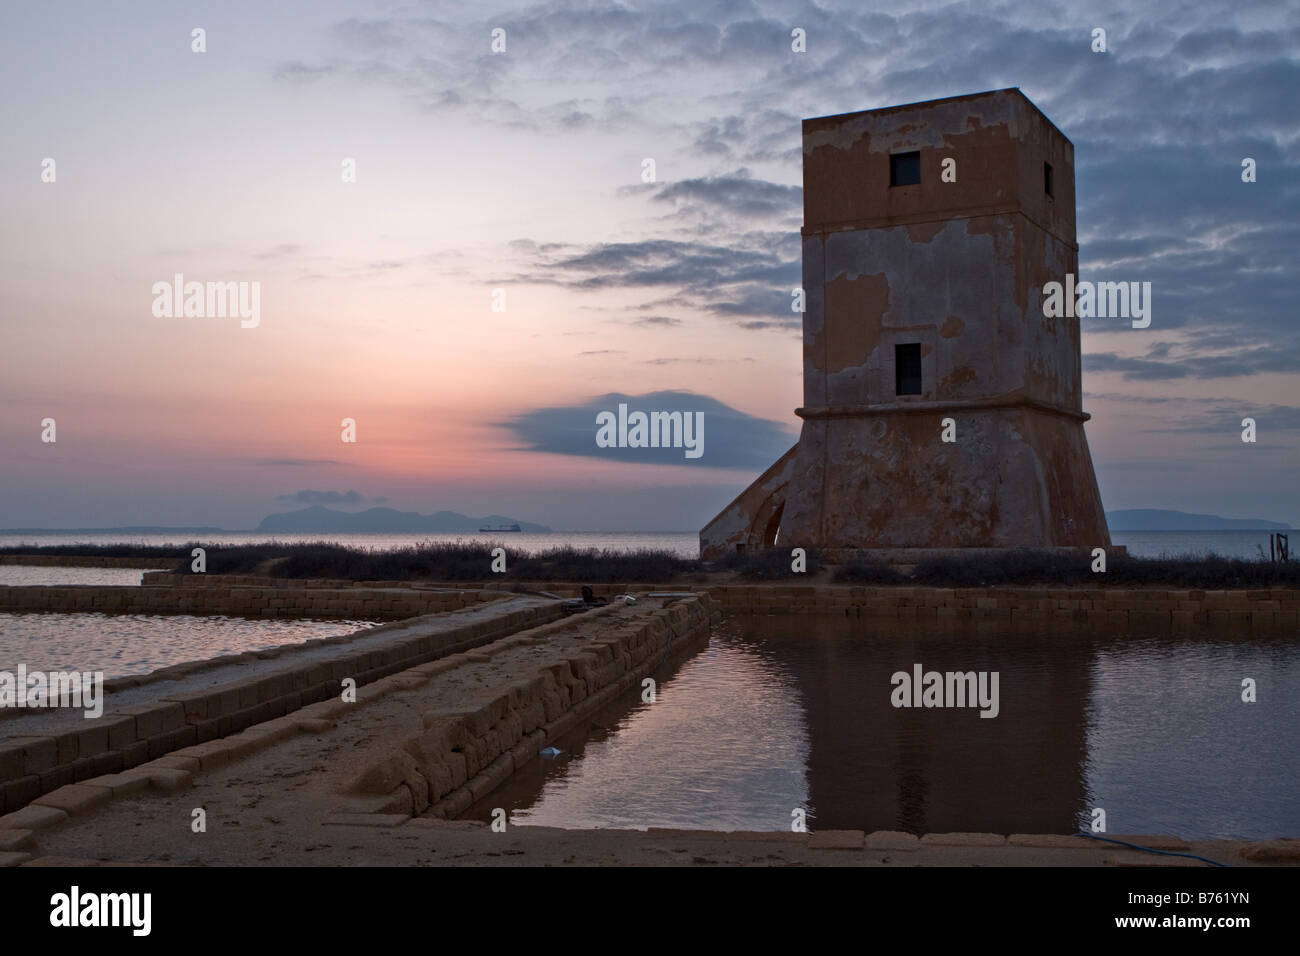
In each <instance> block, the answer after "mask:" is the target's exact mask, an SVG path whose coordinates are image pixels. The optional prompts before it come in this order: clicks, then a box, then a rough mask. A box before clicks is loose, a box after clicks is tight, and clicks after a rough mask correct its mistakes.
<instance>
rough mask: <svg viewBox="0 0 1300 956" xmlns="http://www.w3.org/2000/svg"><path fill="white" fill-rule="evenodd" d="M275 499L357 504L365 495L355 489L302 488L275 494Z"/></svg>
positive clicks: (292, 501) (298, 501) (295, 502)
mask: <svg viewBox="0 0 1300 956" xmlns="http://www.w3.org/2000/svg"><path fill="white" fill-rule="evenodd" d="M275 500H276V501H283V502H286V503H289V504H300V505H359V504H362V503H363V502H365V500H366V497H365V495H362V494H360V493H359V492H356V491H312V490H311V489H308V488H304V489H303V490H302V491H295V492H294V493H293V494H290V495H276V496H275ZM375 500H376V501H378V500H380V499H375ZM385 500H386V499H385Z"/></svg>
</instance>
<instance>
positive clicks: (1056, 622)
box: [458, 581, 1300, 633]
mask: <svg viewBox="0 0 1300 956" xmlns="http://www.w3.org/2000/svg"><path fill="white" fill-rule="evenodd" d="M458 586H460V587H480V586H481V587H490V586H491V583H490V582H489V583H485V584H481V585H480V584H461V585H458ZM525 586H526V587H527V588H528V589H529V590H530V591H533V592H537V591H549V592H552V593H554V594H558V595H561V596H562V597H572V596H575V595H577V593H578V588H579V586H580V585H579V584H576V583H574V582H570V581H538V582H528V583H527V584H526V585H525ZM594 590H595V593H596V594H597V596H611V595H614V594H623V593H626V592H631V593H633V594H645V593H647V592H651V591H667V592H674V593H680V592H693V593H700V592H707V593H708V595H709V597H710V598H712V600H713V603H714V604H715V605H716V606H717V607H718V608H719V609H721V610H722V611H724V612H726V613H730V614H794V615H818V614H828V615H832V616H835V617H856V618H864V619H868V620H872V621H884V622H890V623H899V622H902V623H903V624H904V625H906V623H907V622H919V623H923V624H930V625H942V624H951V625H954V626H962V625H966V624H969V623H972V622H974V623H982V624H986V625H993V626H997V627H1003V626H1009V627H1011V628H1012V629H1019V628H1021V627H1032V628H1042V627H1048V626H1050V627H1053V628H1058V627H1066V628H1068V627H1071V626H1076V627H1081V628H1104V629H1105V630H1106V632H1107V633H1121V632H1123V631H1124V630H1133V631H1143V632H1146V631H1150V632H1152V633H1166V632H1195V631H1199V630H1205V629H1220V628H1230V629H1232V630H1234V631H1237V630H1240V631H1247V630H1250V631H1290V632H1292V633H1294V632H1295V630H1296V629H1297V627H1300V590H1298V589H1295V588H1268V589H1263V588H1261V589H1257V590H1233V591H1203V590H1182V589H1171V588H1069V587H1056V588H1051V587H1001V586H999V587H981V588H934V587H898V586H894V585H890V586H882V587H872V586H862V585H848V584H836V585H813V584H804V585H791V584H775V583H774V584H708V583H701V582H686V583H668V584H655V583H644V582H642V583H638V584H599V585H595V586H594Z"/></svg>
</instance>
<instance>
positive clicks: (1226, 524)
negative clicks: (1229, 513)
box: [1106, 508, 1290, 531]
mask: <svg viewBox="0 0 1300 956" xmlns="http://www.w3.org/2000/svg"><path fill="white" fill-rule="evenodd" d="M1106 524H1107V525H1109V526H1110V530H1111V531H1287V530H1289V529H1290V525H1287V524H1281V523H1279V522H1277V521H1265V520H1264V519H1263V518H1220V517H1219V516H1218V515H1195V514H1188V513H1187V512H1186V511H1164V510H1162V509H1160V508H1131V509H1128V510H1125V511H1107V512H1106Z"/></svg>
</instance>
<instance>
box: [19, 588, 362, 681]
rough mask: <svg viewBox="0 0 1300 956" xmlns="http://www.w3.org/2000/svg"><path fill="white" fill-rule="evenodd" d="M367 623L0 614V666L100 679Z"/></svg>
mask: <svg viewBox="0 0 1300 956" xmlns="http://www.w3.org/2000/svg"><path fill="white" fill-rule="evenodd" d="M42 570H48V569H42ZM374 625H375V622H373V621H339V620H329V621H314V620H279V619H270V620H267V619H259V618H242V617H221V616H219V615H214V616H204V617H194V616H191V615H187V614H169V615H165V616H155V615H147V614H0V670H7V671H13V670H15V669H16V668H17V666H18V664H20V663H22V664H26V665H27V668H28V670H56V671H57V670H78V671H103V672H104V676H105V677H121V676H124V675H126V674H147V673H149V672H150V671H153V670H157V669H158V668H160V667H167V666H168V665H170V664H181V663H184V662H186V661H197V660H202V659H204V658H208V657H219V656H221V655H223V654H242V653H243V652H244V651H257V650H264V649H266V648H268V647H278V646H279V645H281V644H298V643H301V642H303V641H307V640H311V639H312V638H316V637H333V636H335V635H337V634H351V633H352V632H353V631H357V630H360V629H361V628H365V627H373V626H374Z"/></svg>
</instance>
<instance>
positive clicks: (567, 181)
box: [0, 0, 1300, 530]
mask: <svg viewBox="0 0 1300 956" xmlns="http://www.w3.org/2000/svg"><path fill="white" fill-rule="evenodd" d="M1078 6H1079V5H1077V4H1070V3H1054V2H1035V3H1028V4H1027V3H1005V4H1002V3H981V4H969V3H931V2H910V0H899V2H894V3H890V4H870V3H866V4H864V3H858V2H844V3H838V4H837V3H826V4H819V5H812V4H806V3H794V2H788V3H782V2H774V3H766V2H764V3H752V2H744V0H741V2H734V0H729V2H710V0H690V2H674V3H653V4H652V3H645V4H641V3H610V2H605V0H595V2H584V3H564V2H555V3H548V4H545V5H527V4H505V3H493V2H491V0H489V2H483V3H475V4H461V3H442V2H438V3H383V2H375V3H367V2H361V0H354V2H347V3H344V2H337V0H312V2H306V0H300V2H296V3H289V2H285V3H276V4H266V3H264V2H260V0H259V2H223V3H219V4H218V3H210V4H199V3H175V2H169V3H148V2H139V3H131V4H117V3H102V2H89V3H80V4H73V3H63V2H58V0H53V2H49V3H42V4H23V5H19V4H5V5H4V7H3V11H2V12H0V81H2V83H3V91H4V92H3V93H2V94H0V128H2V129H3V130H4V134H3V136H2V137H0V223H3V228H0V527H33V526H41V527H86V526H105V525H126V524H169V525H195V524H204V525H219V526H224V527H230V528H243V527H250V526H252V525H254V524H256V522H257V521H258V520H260V519H261V518H262V517H263V516H264V515H266V514H268V513H271V512H274V511H283V510H289V509H290V508H294V507H298V506H299V505H300V504H303V503H313V502H321V503H326V504H329V505H331V506H333V507H340V508H361V507H368V506H371V505H374V504H376V503H382V504H384V505H386V506H389V507H397V508H402V509H410V510H418V511H422V512H426V513H427V512H431V511H436V510H440V509H449V510H456V511H461V512H465V513H469V514H484V513H489V512H496V513H501V514H509V515H513V516H517V517H519V518H522V519H524V520H529V521H536V522H541V523H545V524H549V525H551V526H553V527H556V528H559V529H580V530H690V529H695V528H698V527H700V526H701V525H702V524H703V523H704V522H705V521H707V520H708V519H709V518H711V517H712V515H713V514H714V513H715V512H716V511H717V510H718V509H719V508H720V507H722V506H723V505H725V504H726V503H727V502H728V501H729V500H730V499H731V497H733V496H734V495H735V494H736V493H737V492H738V491H739V490H740V489H741V488H743V487H744V485H745V484H746V483H748V481H749V480H750V479H751V478H752V477H753V476H754V475H755V474H757V473H758V472H759V471H761V470H762V467H763V464H764V463H766V462H768V461H770V460H773V459H774V458H775V457H776V456H777V455H779V454H780V453H781V452H783V451H784V450H785V448H787V447H789V445H790V444H792V443H793V441H794V439H795V438H796V437H797V425H798V419H797V418H795V416H794V415H793V409H794V408H795V407H796V406H798V405H799V404H800V402H801V383H800V375H801V357H800V346H799V321H798V316H796V315H794V314H792V313H791V311H790V289H791V288H793V287H794V286H796V285H798V284H799V276H800V270H799V244H798V228H799V224H800V221H801V217H802V208H801V189H800V185H799V184H800V159H801V150H800V125H799V121H800V119H801V118H803V117H810V116H818V115H825V114H832V113H839V112H846V111H852V110H859V109H869V108H874V107H880V106H887V105H892V104H898V103H908V102H914V101H918V100H925V99H932V98H937V97H943V96H950V95H954V94H960V93H968V92H976V91H982V90H989V89H998V88H1003V87H1011V86H1018V87H1020V88H1021V89H1022V90H1023V91H1024V92H1025V94H1026V95H1027V96H1029V97H1030V99H1032V100H1033V101H1034V102H1035V103H1036V104H1037V105H1038V107H1039V108H1040V109H1042V110H1043V111H1044V112H1045V113H1046V114H1047V115H1048V116H1049V117H1050V118H1051V119H1052V120H1053V121H1054V122H1055V123H1056V124H1057V126H1058V127H1060V128H1061V130H1062V131H1063V132H1064V133H1065V134H1066V135H1067V136H1069V137H1070V138H1071V139H1072V140H1073V142H1074V144H1075V161H1076V183H1077V194H1078V202H1079V206H1078V228H1079V243H1080V270H1081V273H1082V278H1084V279H1088V278H1094V279H1126V280H1142V281H1150V282H1151V283H1152V284H1153V292H1154V310H1153V320H1152V322H1151V326H1150V328H1147V329H1144V330H1135V329H1132V328H1129V327H1127V324H1126V323H1125V322H1124V321H1122V320H1118V321H1117V320H1114V319H1096V320H1089V321H1085V322H1084V330H1083V352H1084V359H1083V366H1084V376H1085V377H1084V385H1085V399H1084V404H1085V410H1086V411H1089V412H1090V413H1091V414H1092V415H1093V420H1092V421H1091V422H1090V423H1089V425H1088V428H1087V430H1088V438H1089V442H1090V444H1091V448H1092V454H1093V459H1094V462H1095V464H1096V468H1097V473H1098V478H1099V481H1100V483H1101V489H1102V495H1103V498H1104V500H1105V503H1106V506H1107V508H1109V509H1116V508H1139V507H1161V508H1177V509H1182V510H1187V511H1200V512H1211V513H1217V514H1223V515H1229V516H1250V517H1262V518H1269V519H1273V520H1282V521H1289V522H1291V523H1292V524H1293V525H1300V499H1297V497H1296V495H1295V487H1296V481H1297V469H1298V468H1300V387H1298V386H1300V323H1298V322H1297V308H1296V302H1297V296H1296V293H1297V283H1296V281H1295V261H1296V249H1297V247H1298V246H1300V180H1297V175H1296V174H1297V164H1298V155H1300V150H1298V149H1297V147H1298V145H1300V144H1298V143H1297V138H1298V137H1300V111H1297V90H1300V66H1298V63H1297V59H1298V57H1297V50H1298V49H1300V5H1297V3H1295V2H1278V0H1243V2H1237V3H1232V4H1226V3H1225V4H1212V3H1211V4H1207V3H1190V2H1176V0H1156V2H1151V3H1144V4H1131V3H1109V2H1101V3H1093V4H1088V5H1086V6H1087V7H1088V9H1087V12H1086V13H1082V12H1079V11H1078V9H1077V8H1078ZM1098 27H1100V28H1103V29H1105V30H1106V34H1107V37H1106V38H1107V46H1108V51H1107V52H1106V53H1105V54H1098V53H1094V52H1092V49H1091V46H1092V31H1093V30H1094V29H1095V28H1098ZM195 28H202V29H203V30H204V31H205V41H206V52H203V53H196V52H193V50H192V48H191V47H192V43H193V41H192V31H193V30H194V29H195ZM498 28H499V29H501V30H504V41H505V51H504V52H502V53H493V52H492V49H491V44H492V35H493V31H494V30H495V29H498ZM795 28H801V29H803V30H805V31H806V34H807V51H806V52H804V53H796V52H794V51H792V49H791V31H792V30H793V29H795ZM1244 157H1251V158H1253V159H1255V160H1256V162H1257V164H1258V181H1257V182H1256V183H1253V184H1246V183H1243V182H1242V181H1241V162H1242V159H1243V158H1244ZM47 159H53V160H54V171H55V179H54V182H44V181H42V174H43V170H44V169H45V168H46V167H47V166H48V164H46V163H45V161H46V160H47ZM345 160H352V161H354V163H355V171H356V176H355V179H356V181H355V182H344V181H343V179H344V176H343V173H342V169H343V165H344V162H345ZM646 160H653V170H654V181H653V182H646V181H645V171H646V169H647V163H646ZM177 273H180V274H182V275H184V276H185V278H186V279H187V280H190V281H194V280H197V281H223V282H224V281H230V282H258V283H260V296H261V300H260V321H259V324H258V325H257V327H256V328H242V327H241V323H240V321H239V319H237V318H216V317H212V318H197V317H191V318H160V317H156V316H155V315H154V314H153V311H152V307H153V304H154V293H153V291H152V288H153V285H154V283H156V282H160V281H171V280H172V277H173V276H174V275H176V274H177ZM494 290H502V291H503V292H504V294H505V295H504V311H494V309H493V302H494V300H493V293H494ZM500 301H501V300H500V299H498V300H497V302H498V305H499V304H500ZM660 393H671V395H669V396H668V398H669V399H670V400H672V401H675V402H680V403H682V404H681V405H680V407H683V408H690V407H694V408H697V409H698V410H701V411H704V412H705V413H706V416H705V417H706V421H707V422H708V423H709V426H710V428H709V431H708V433H707V434H706V454H705V455H704V457H703V458H701V459H699V460H694V461H693V460H687V459H686V458H685V457H684V456H683V455H682V454H681V453H680V452H676V453H673V452H671V451H665V453H664V454H662V455H661V456H659V457H658V458H654V457H647V456H645V455H644V454H643V455H640V456H638V457H636V458H632V457H630V456H629V455H627V454H622V455H620V453H618V452H617V451H616V450H609V449H598V448H596V447H595V443H594V440H592V441H591V444H590V446H588V445H586V438H584V437H583V436H594V431H595V425H594V411H595V410H599V409H600V408H601V407H609V408H610V409H611V410H613V408H614V406H612V405H609V406H605V405H604V404H603V403H607V402H611V401H618V400H620V398H619V396H622V397H623V399H622V400H626V401H629V402H630V403H631V404H632V406H633V407H636V404H637V402H638V401H641V402H642V405H643V407H650V406H648V405H646V403H647V402H653V401H655V400H657V399H656V396H658V399H663V398H664V396H662V395H661V394H660ZM692 396H694V397H696V398H695V399H693V398H692ZM691 401H695V404H694V405H693V406H692V405H691V404H690V403H691ZM1246 416H1250V417H1253V418H1255V419H1256V421H1257V422H1258V431H1259V441H1258V442H1257V443H1256V444H1254V445H1247V444H1243V443H1242V442H1241V440H1240V432H1241V419H1242V418H1243V417H1246ZM46 418H53V419H55V421H56V423H57V426H56V427H57V432H56V434H57V441H56V442H55V443H53V444H49V443H43V442H42V441H41V431H42V429H41V422H42V420H43V419H46ZM343 418H352V419H354V420H355V421H356V423H357V441H356V442H355V443H345V442H343V441H341V427H340V426H341V421H342V419H343Z"/></svg>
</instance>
